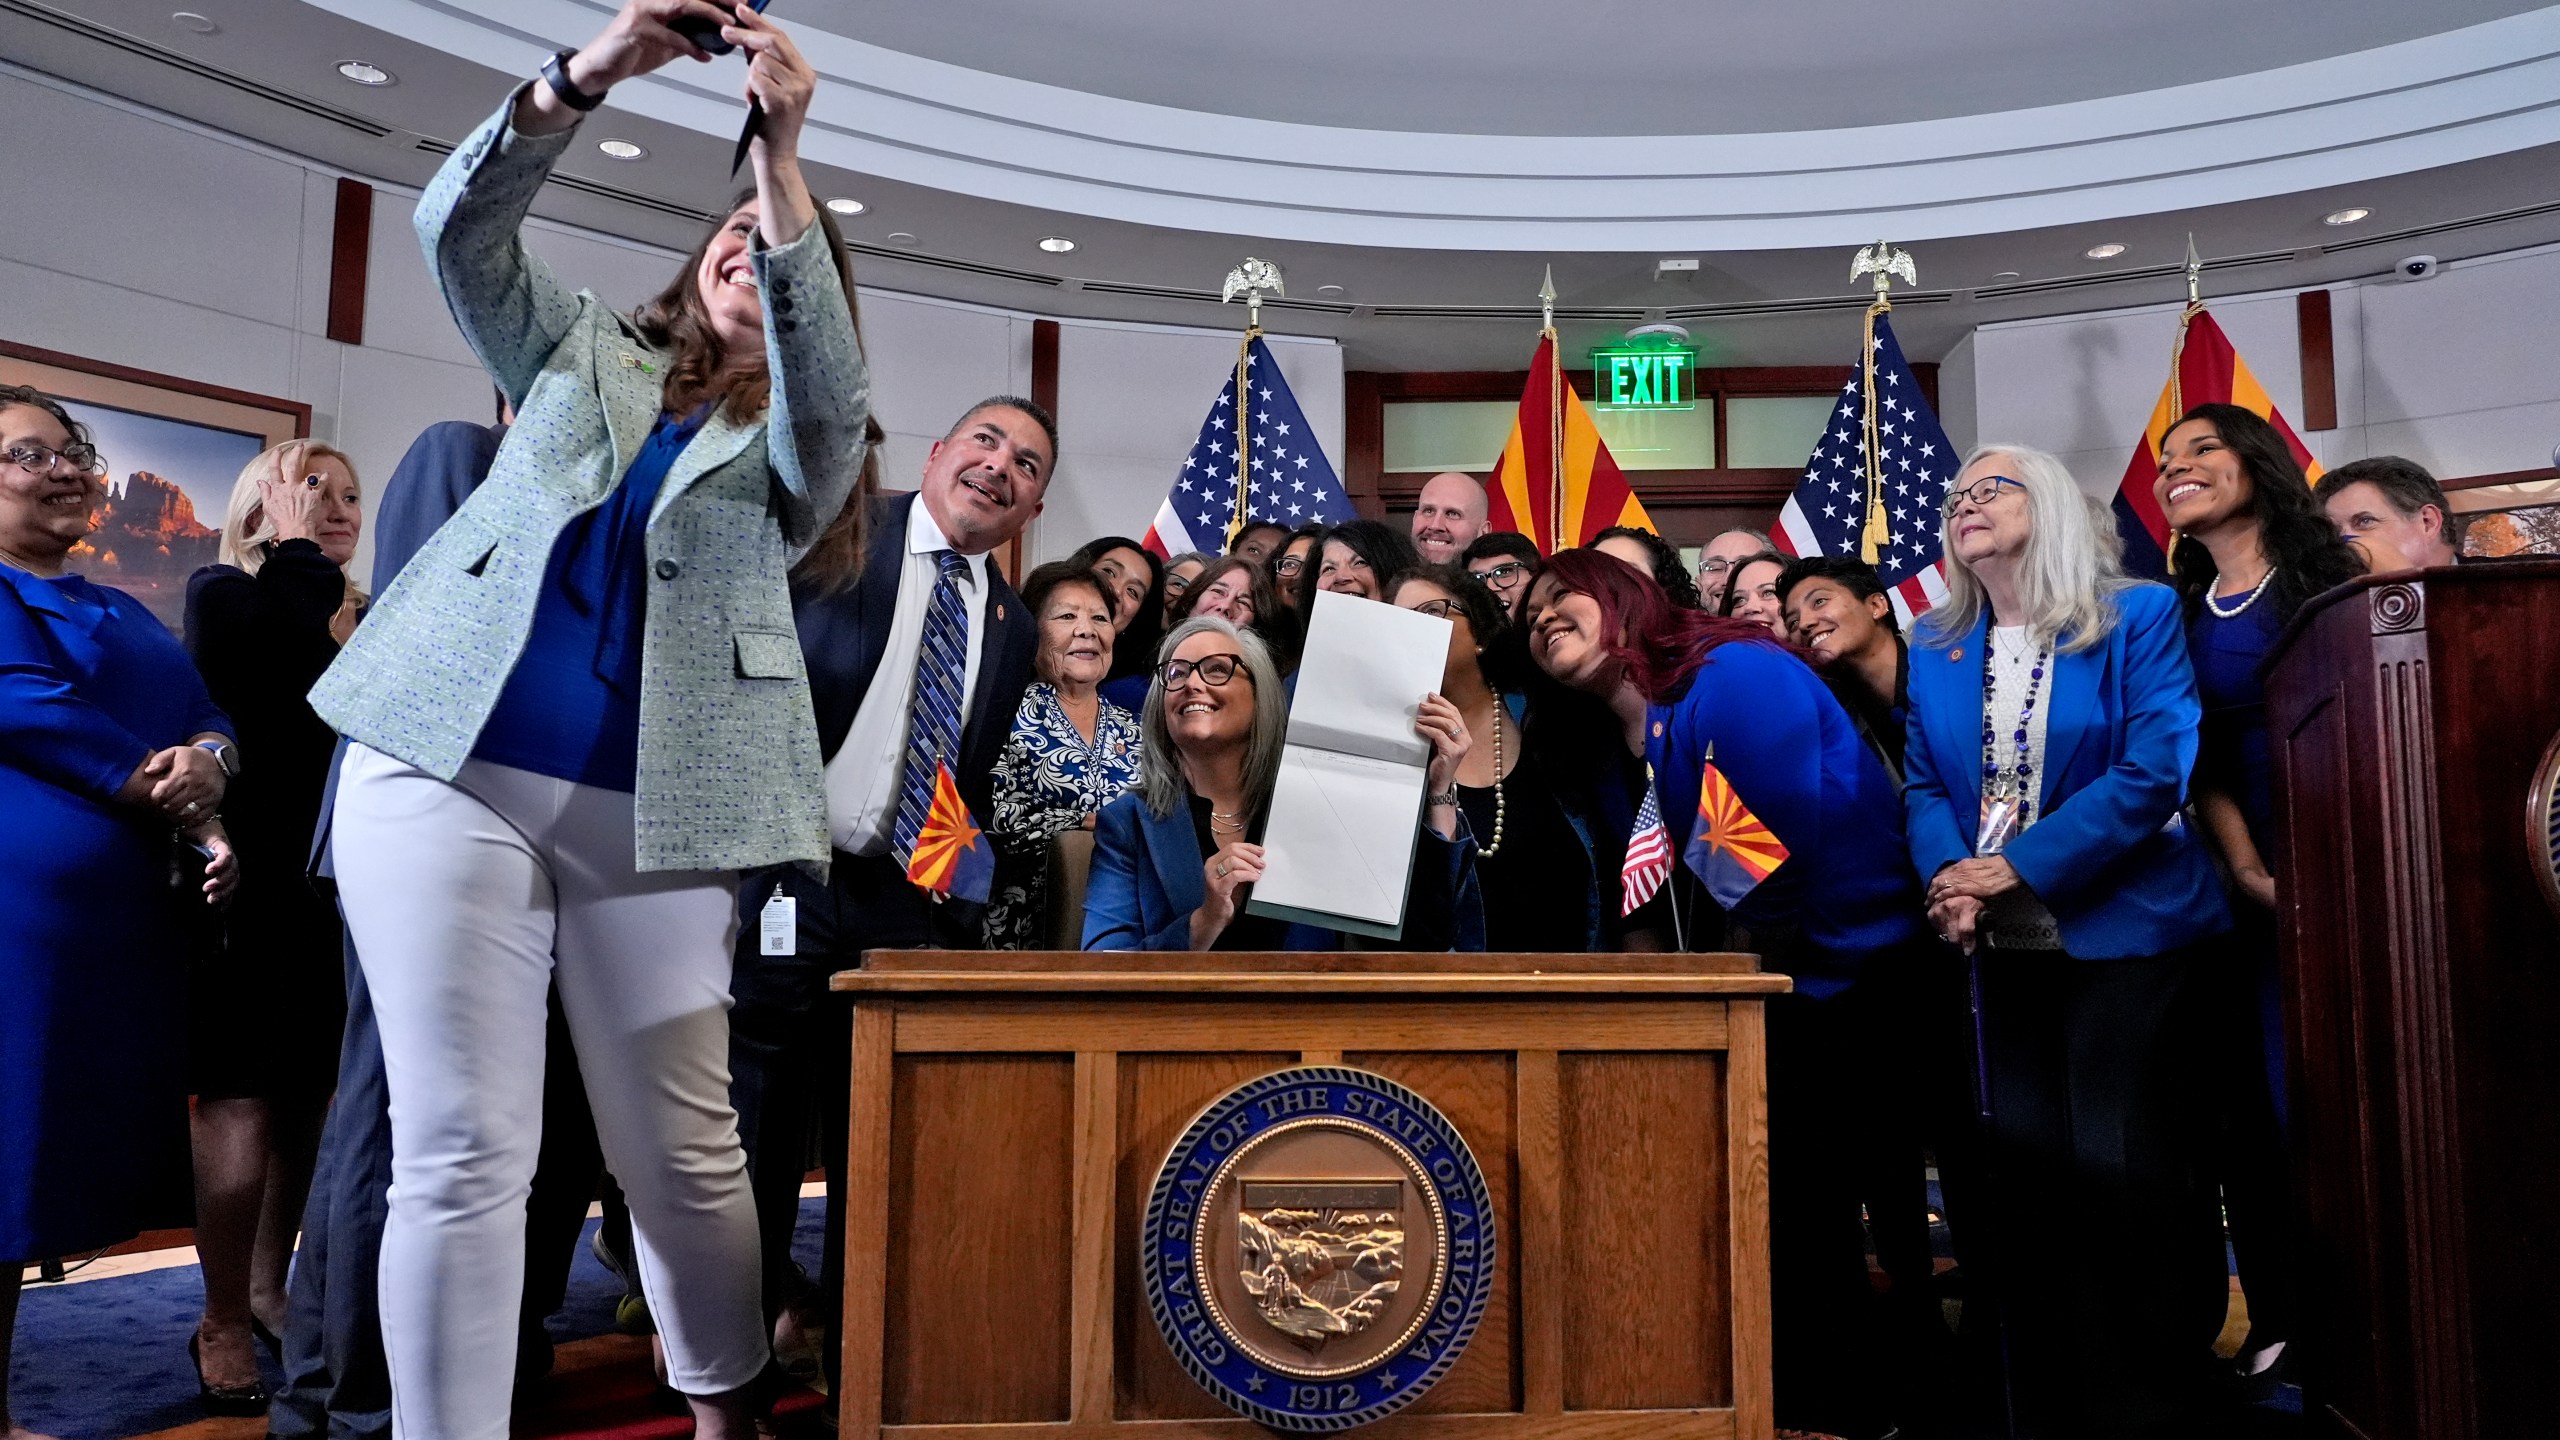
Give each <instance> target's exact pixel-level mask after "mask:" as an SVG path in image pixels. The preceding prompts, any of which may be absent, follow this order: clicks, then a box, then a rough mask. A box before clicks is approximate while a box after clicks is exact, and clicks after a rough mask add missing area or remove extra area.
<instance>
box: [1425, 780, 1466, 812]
mask: <svg viewBox="0 0 2560 1440" xmlns="http://www.w3.org/2000/svg"><path fill="white" fill-rule="evenodd" d="M1422 803H1423V804H1424V805H1425V806H1431V805H1446V806H1448V807H1449V808H1451V809H1453V810H1454V809H1456V808H1457V806H1458V787H1457V786H1455V785H1452V786H1450V787H1449V789H1448V792H1447V793H1446V794H1441V795H1425V796H1423V797H1422Z"/></svg>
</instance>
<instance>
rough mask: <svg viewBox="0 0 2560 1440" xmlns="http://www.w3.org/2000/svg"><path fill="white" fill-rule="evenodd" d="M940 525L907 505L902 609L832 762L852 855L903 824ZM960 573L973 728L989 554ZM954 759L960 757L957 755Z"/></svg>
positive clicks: (832, 807)
mask: <svg viewBox="0 0 2560 1440" xmlns="http://www.w3.org/2000/svg"><path fill="white" fill-rule="evenodd" d="M950 548H951V542H950V541H948V540H945V539H944V538H942V527H941V526H939V525H936V524H934V523H933V516H932V514H931V513H930V512H928V511H927V510H926V509H925V508H924V499H923V497H921V496H919V497H917V499H916V503H914V504H913V505H910V506H908V507H907V554H906V560H905V562H904V564H903V566H902V567H901V568H900V570H899V571H898V608H897V611H896V613H895V614H894V615H893V616H892V617H891V619H890V622H889V644H888V648H886V649H884V650H882V651H881V652H880V668H879V670H877V671H876V672H874V673H873V675H872V677H871V688H870V689H869V690H866V691H864V692H863V696H862V708H861V709H859V710H856V711H855V712H854V713H853V728H852V729H850V730H848V731H846V732H845V737H844V744H843V745H842V746H841V747H839V748H838V749H837V751H836V758H834V759H833V760H830V761H828V762H827V833H828V836H829V837H830V838H831V839H832V840H833V841H834V843H835V848H837V849H838V850H842V851H844V852H845V853H847V854H849V855H886V854H888V853H889V847H890V844H891V843H892V841H893V840H894V839H895V838H896V836H895V832H896V830H897V828H898V787H899V785H900V784H901V783H902V782H903V781H904V779H905V776H906V766H907V720H908V713H907V712H908V709H909V707H910V706H912V705H913V704H914V701H915V693H916V657H917V656H918V655H920V654H922V653H923V651H924V617H925V612H926V611H927V610H928V609H930V608H931V607H932V604H933V584H934V581H935V580H937V579H939V578H940V577H941V574H942V565H941V562H940V561H939V560H937V559H935V558H934V557H935V553H936V552H937V551H942V550H948V549H950ZM962 558H963V559H965V560H967V561H968V562H969V565H968V569H967V570H965V571H963V572H962V574H961V576H960V581H959V584H960V601H961V607H962V612H963V615H964V617H965V620H966V623H967V625H968V627H969V628H968V633H967V634H966V635H964V636H963V637H962V640H961V646H960V651H961V654H962V655H964V656H965V657H967V658H966V659H965V660H964V661H963V664H962V669H961V676H960V728H961V729H962V730H963V731H965V730H967V729H968V727H969V703H970V701H971V700H972V699H974V698H975V697H976V695H977V693H978V652H979V650H980V649H981V648H982V647H981V644H980V642H981V641H982V640H983V639H984V638H985V636H986V619H987V557H986V556H984V555H968V556H963V557H962ZM955 758H956V757H955Z"/></svg>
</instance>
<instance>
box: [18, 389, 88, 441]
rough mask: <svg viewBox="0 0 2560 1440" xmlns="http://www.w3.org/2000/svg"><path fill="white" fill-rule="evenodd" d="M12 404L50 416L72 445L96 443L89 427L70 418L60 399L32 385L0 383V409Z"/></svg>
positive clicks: (69, 413)
mask: <svg viewBox="0 0 2560 1440" xmlns="http://www.w3.org/2000/svg"><path fill="white" fill-rule="evenodd" d="M12 405H28V406H33V407H34V408H36V409H38V410H41V411H43V412H44V413H46V414H47V415H50V416H52V417H53V420H54V423H55V424H57V425H60V426H61V427H62V428H63V430H64V431H65V432H66V433H67V434H69V435H70V436H71V443H72V444H74V445H89V446H95V445H96V443H97V442H96V441H94V440H91V439H90V438H89V427H88V426H86V425H83V424H81V423H80V422H79V421H77V420H74V419H72V418H71V412H70V411H69V410H67V409H65V408H64V407H63V404H62V402H61V401H59V400H56V399H54V398H53V397H52V396H50V395H47V394H46V393H44V392H43V391H41V390H39V389H37V388H36V387H34V386H33V385H0V410H6V409H8V408H9V407H10V406H12Z"/></svg>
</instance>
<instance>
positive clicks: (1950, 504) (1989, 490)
mask: <svg viewBox="0 0 2560 1440" xmlns="http://www.w3.org/2000/svg"><path fill="white" fill-rule="evenodd" d="M2003 485H2006V486H2009V487H2010V488H2012V489H2015V490H2024V489H2026V488H2027V487H2026V486H2025V485H2023V484H2020V483H2019V482H2018V481H2015V480H2012V479H2010V478H2009V477H2008V476H2006V475H1985V476H1983V477H1982V478H1981V479H1979V480H1976V481H1974V482H1973V483H1972V484H1971V485H1968V486H1966V487H1965V488H1963V489H1961V490H1958V489H1955V488H1954V487H1952V486H1950V487H1949V488H1948V490H1947V498H1946V499H1944V500H1941V501H1939V502H1938V508H1939V509H1941V510H1943V511H1945V512H1946V513H1947V514H1948V515H1949V516H1950V517H1952V516H1953V515H1954V514H1955V513H1956V507H1957V506H1959V505H1962V504H1963V503H1964V502H1966V501H1967V500H1970V501H1972V502H1973V508H1974V509H1976V510H1980V509H1983V508H1984V507H1986V506H1988V505H1989V504H1990V503H1991V502H1992V501H1993V500H1995V499H1998V498H1999V495H2000V487H2001V486H2003Z"/></svg>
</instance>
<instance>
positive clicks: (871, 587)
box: [729, 395, 1058, 1376]
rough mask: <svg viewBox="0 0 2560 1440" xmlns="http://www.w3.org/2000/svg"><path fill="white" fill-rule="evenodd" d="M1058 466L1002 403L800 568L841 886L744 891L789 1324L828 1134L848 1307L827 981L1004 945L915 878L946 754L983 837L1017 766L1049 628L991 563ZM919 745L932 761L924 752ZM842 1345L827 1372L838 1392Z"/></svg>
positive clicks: (773, 1301) (750, 989) (1026, 423)
mask: <svg viewBox="0 0 2560 1440" xmlns="http://www.w3.org/2000/svg"><path fill="white" fill-rule="evenodd" d="M1057 457H1058V431H1057V422H1056V421H1054V420H1052V419H1051V418H1050V416H1049V413H1048V411H1046V410H1044V409H1042V408H1041V407H1040V406H1039V405H1038V404H1036V403H1034V402H1032V401H1030V400H1025V399H1023V398H1021V397H1019V396H1012V395H999V396H994V397H991V398H989V399H986V400H983V401H980V402H979V403H978V404H976V405H974V406H971V407H970V409H969V411H968V413H966V414H964V415H962V416H961V417H960V421H959V423H958V424H956V425H953V426H952V427H951V431H950V433H949V434H947V435H945V436H943V437H942V439H940V440H939V441H936V442H935V443H934V446H933V449H932V451H931V452H930V453H929V454H928V455H927V456H926V457H925V465H924V482H923V485H922V487H921V488H920V489H918V490H916V491H915V492H913V493H911V494H894V495H877V496H874V497H873V498H872V499H871V501H870V510H869V513H868V515H866V516H862V517H859V518H857V517H855V516H854V514H853V509H854V507H852V506H850V505H848V506H847V507H846V515H845V516H844V517H843V518H840V519H839V520H838V521H837V523H836V525H835V526H834V527H832V528H831V529H830V530H829V531H828V533H827V534H826V535H824V536H821V537H820V538H819V540H818V543H817V544H816V546H814V547H813V548H812V549H811V550H810V552H809V554H808V555H807V557H806V558H804V559H802V560H801V561H800V563H799V564H798V565H797V566H796V567H795V568H794V569H793V571H792V577H791V581H792V583H791V592H792V602H793V611H794V614H795V616H796V618H797V620H798V622H799V629H800V651H801V655H802V657H803V659H804V660H805V661H806V663H807V665H808V671H809V697H810V700H811V702H812V705H813V708H814V709H815V711H816V718H817V725H818V746H819V752H820V754H821V755H822V757H823V758H824V760H825V762H826V793H827V829H828V833H829V838H830V839H831V840H832V842H833V844H834V855H833V858H832V861H831V863H830V866H829V873H828V875H827V877H826V878H825V879H823V880H820V879H818V878H816V877H814V876H812V875H811V874H810V873H809V872H808V871H807V870H805V869H802V868H800V867H798V866H789V865H786V866H781V867H777V868H775V869H771V870H763V871H758V872H755V873H752V874H750V875H748V876H747V877H746V879H745V880H744V881H743V883H742V884H741V885H740V888H739V897H738V908H739V922H740V923H739V933H738V952H737V968H736V972H735V975H734V978H733V980H732V983H731V989H732V991H733V992H734V993H735V995H736V997H737V1005H736V1008H735V1009H733V1010H732V1011H730V1014H729V1030H730V1046H729V1065H730V1071H731V1081H730V1097H731V1102H732V1103H733V1104H734V1105H735V1106H736V1107H737V1111H738V1129H739V1133H740V1135H741V1136H742V1137H743V1138H744V1139H745V1141H746V1145H747V1153H748V1164H749V1166H750V1167H751V1168H752V1170H753V1171H754V1176H755V1189H756V1211H757V1216H758V1220H759V1223H760V1226H761V1229H762V1233H763V1238H764V1266H765V1309H766V1311H767V1312H768V1313H769V1314H771V1313H775V1312H778V1311H780V1310H781V1309H782V1308H783V1306H784V1304H785V1302H786V1301H787V1300H788V1299H789V1298H790V1297H791V1296H792V1295H793V1294H794V1293H795V1292H797V1291H799V1290H800V1289H801V1281H800V1279H799V1276H798V1275H797V1273H796V1272H795V1270H794V1269H793V1266H792V1262H791V1235H792V1231H793V1229H794V1228H795V1226H796V1224H797V1222H798V1219H799V1206H800V1178H801V1158H802V1155H803V1147H804V1145H805V1144H806V1143H807V1136H808V1132H809V1126H810V1123H811V1120H812V1118H813V1117H814V1118H815V1120H816V1123H817V1127H818V1136H819V1140H820V1143H821V1145H822V1147H823V1148H822V1150H821V1153H822V1154H823V1155H824V1157H825V1165H826V1171H827V1229H826V1233H827V1240H826V1250H825V1259H824V1262H823V1264H822V1266H821V1269H820V1275H819V1288H818V1291H817V1294H816V1295H815V1296H813V1297H811V1298H812V1299H813V1300H814V1302H815V1305H816V1308H817V1309H818V1310H819V1312H820V1314H821V1315H822V1316H824V1317H832V1316H833V1315H834V1313H835V1308H836V1306H837V1303H838V1300H839V1297H840V1296H841V1295H842V1294H843V1291H844V1284H843V1273H844V1268H843V1267H844V1255H843V1234H844V1183H843V1176H844V1144H845V1121H846V1115H845V1100H846V1092H845V1075H846V1074H847V1073H848V1072H847V1068H846V1067H847V1065H848V1063H849V1060H850V1057H849V1054H848V1050H849V1045H850V1039H851V1023H850V1020H849V1017H848V1015H847V1008H846V1005H845V1004H844V1002H843V1001H842V1000H841V999H839V998H836V997H833V996H830V995H829V994H828V992H827V977H828V976H830V975H832V974H834V973H835V972H836V971H838V970H846V969H851V968H852V967H854V966H856V965H859V964H860V963H861V962H862V952H863V951H865V950H868V949H874V948H882V949H921V948H928V947H947V948H953V949H976V948H978V947H979V946H980V945H981V944H982V943H983V935H984V926H983V918H984V914H985V910H984V907H983V906H982V905H977V904H972V903H969V902H967V901H962V900H957V899H953V900H949V901H947V902H946V901H945V900H944V898H943V897H941V896H938V895H934V894H932V893H930V892H928V891H926V890H924V889H922V888H920V887H918V886H916V885H914V884H912V883H910V882H909V881H908V879H907V859H908V855H909V853H910V850H911V848H912V844H913V841H914V839H915V832H916V828H917V821H918V819H919V818H920V817H919V814H918V811H919V809H920V805H919V800H918V785H919V783H920V782H921V784H922V785H923V787H924V788H923V790H922V794H923V795H924V796H925V797H929V796H930V794H931V789H930V786H931V780H932V771H933V765H934V761H933V759H932V758H931V755H930V754H929V753H928V752H937V751H938V752H939V754H940V756H941V758H942V759H943V760H944V761H946V762H947V763H948V764H949V765H950V767H951V773H952V776H953V778H954V779H956V780H957V781H958V783H959V787H960V798H961V799H962V800H964V801H966V802H967V804H968V806H969V813H970V814H971V815H973V816H975V817H976V818H977V820H978V821H979V823H981V824H984V823H985V821H986V820H987V817H988V816H989V815H990V814H992V813H993V808H994V807H993V803H992V798H991V795H990V790H991V784H992V779H991V777H992V775H993V772H994V769H995V763H996V755H997V752H998V751H999V750H1000V749H1001V748H1002V747H1003V745H1004V742H1005V737H1006V736H1007V735H1008V734H1009V733H1011V731H1012V727H1013V717H1014V712H1015V711H1017V710H1019V709H1020V708H1021V706H1022V692H1023V688H1024V687H1025V686H1026V685H1028V684H1029V683H1030V681H1031V660H1032V649H1033V644H1034V641H1035V639H1036V635H1037V627H1036V625H1035V624H1034V622H1033V619H1032V617H1031V616H1030V615H1029V614H1028V613H1026V612H1025V611H1024V609H1023V605H1022V601H1021V599H1020V598H1019V597H1017V596H1016V595H1015V594H1014V591H1013V587H1012V586H1011V585H1009V584H1007V583H1006V581H1005V578H1004V575H1003V573H1002V571H1001V570H999V569H998V568H997V567H996V565H995V564H994V563H993V561H992V560H991V559H990V558H989V557H990V556H991V554H992V553H993V552H994V551H995V550H997V549H998V548H1000V547H1002V546H1003V545H1004V544H1006V543H1007V542H1008V541H1011V540H1012V539H1014V538H1015V537H1016V536H1018V535H1020V534H1021V533H1022V528H1023V526H1025V525H1027V524H1029V523H1030V521H1031V517H1033V516H1034V515H1037V514H1039V513H1040V507H1041V504H1042V502H1043V500H1044V498H1045V496H1046V495H1047V492H1048V486H1049V475H1050V471H1051V469H1052V468H1053V467H1054V466H1055V465H1056V463H1057ZM866 488H868V487H866ZM866 531H867V534H866V533H865V532H866ZM928 641H930V642H932V643H928ZM952 697H956V704H954V703H953V701H952ZM937 732H943V733H937ZM915 736H923V737H925V738H926V739H927V742H928V743H926V744H925V745H922V746H918V747H914V748H913V749H911V747H910V745H909V740H910V738H911V737H915ZM919 757H922V758H919ZM911 770H913V771H914V772H916V773H914V774H911V773H910V771H911ZM786 910H787V911H789V912H790V918H789V920H788V921H787V922H782V921H780V919H779V917H780V916H781V914H782V912H784V911H786ZM769 919H771V920H774V921H776V922H777V923H774V924H771V925H768V923H767V922H768V920H769ZM768 930H771V931H773V932H774V933H773V934H772V935H771V936H768V933H767V932H768ZM768 951H781V952H783V953H767V952H768ZM830 1328H832V1322H831V1321H830ZM836 1349H837V1347H835V1346H833V1345H830V1346H828V1347H826V1351H825V1354H824V1356H823V1359H824V1362H825V1366H826V1370H827V1372H828V1373H829V1375H830V1376H832V1375H833V1374H834V1372H835V1369H836V1358H837V1356H836Z"/></svg>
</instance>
